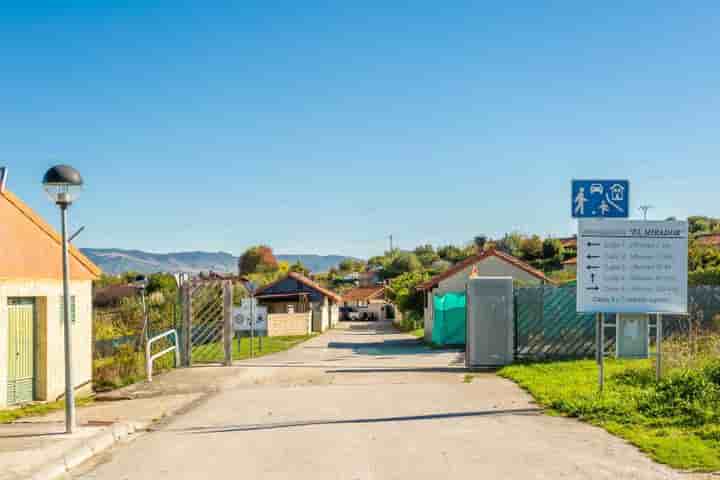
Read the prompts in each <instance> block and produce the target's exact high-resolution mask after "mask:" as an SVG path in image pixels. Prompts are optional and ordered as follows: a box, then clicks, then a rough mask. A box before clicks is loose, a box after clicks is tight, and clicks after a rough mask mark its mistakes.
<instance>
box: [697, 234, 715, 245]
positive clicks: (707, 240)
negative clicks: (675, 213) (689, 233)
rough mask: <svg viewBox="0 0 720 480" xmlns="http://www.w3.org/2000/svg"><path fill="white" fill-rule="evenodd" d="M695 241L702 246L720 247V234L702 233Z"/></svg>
mask: <svg viewBox="0 0 720 480" xmlns="http://www.w3.org/2000/svg"><path fill="white" fill-rule="evenodd" d="M695 240H696V241H697V243H699V244H700V245H707V246H710V247H720V232H712V233H700V234H698V235H697V236H696V237H695Z"/></svg>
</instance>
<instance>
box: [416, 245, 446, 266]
mask: <svg viewBox="0 0 720 480" xmlns="http://www.w3.org/2000/svg"><path fill="white" fill-rule="evenodd" d="M414 253H415V256H417V258H418V260H420V263H422V266H423V267H425V268H430V267H431V266H432V264H433V262H435V261H437V260H439V259H440V256H439V255H438V254H437V253H436V252H435V249H434V248H433V246H432V245H430V244H427V245H420V246H419V247H417V248H415V251H414Z"/></svg>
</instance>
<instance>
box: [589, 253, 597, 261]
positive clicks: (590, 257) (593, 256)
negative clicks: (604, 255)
mask: <svg viewBox="0 0 720 480" xmlns="http://www.w3.org/2000/svg"><path fill="white" fill-rule="evenodd" d="M592 258H600V255H590V254H588V256H587V259H588V260H590V259H592Z"/></svg>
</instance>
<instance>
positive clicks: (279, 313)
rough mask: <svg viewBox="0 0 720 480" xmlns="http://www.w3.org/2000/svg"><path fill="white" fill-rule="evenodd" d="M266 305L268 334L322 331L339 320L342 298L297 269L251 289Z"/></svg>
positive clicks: (260, 302)
mask: <svg viewBox="0 0 720 480" xmlns="http://www.w3.org/2000/svg"><path fill="white" fill-rule="evenodd" d="M255 298H257V300H258V304H260V305H263V306H265V307H267V309H268V320H267V323H268V336H270V337H273V336H285V335H307V334H309V333H311V332H318V333H320V332H324V331H325V330H327V329H328V328H332V327H333V326H335V325H337V323H338V321H339V320H340V310H339V307H340V302H341V301H342V298H341V297H340V295H338V294H337V293H335V292H332V291H330V290H328V289H326V288H323V287H322V286H320V285H318V284H317V283H315V282H313V281H312V280H310V279H309V278H307V277H305V276H303V275H300V274H299V273H294V272H290V273H288V274H287V275H286V276H285V277H283V278H281V279H279V280H276V281H275V282H272V283H269V284H268V285H265V286H264V287H262V288H260V289H258V290H257V292H255Z"/></svg>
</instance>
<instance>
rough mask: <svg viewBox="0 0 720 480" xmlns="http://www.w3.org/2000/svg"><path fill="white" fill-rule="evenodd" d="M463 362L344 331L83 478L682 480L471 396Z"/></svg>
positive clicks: (486, 378) (490, 385)
mask: <svg viewBox="0 0 720 480" xmlns="http://www.w3.org/2000/svg"><path fill="white" fill-rule="evenodd" d="M462 361H463V359H462V353H459V352H452V351H439V350H431V349H428V348H426V347H424V346H422V345H421V344H420V343H419V342H418V341H417V340H415V339H414V338H413V337H411V336H409V335H405V334H399V333H395V332H393V331H392V330H391V329H390V328H389V327H388V326H387V325H383V324H367V323H353V324H349V325H343V326H342V327H341V328H339V329H336V330H333V331H331V332H328V333H326V334H324V335H321V336H319V337H317V338H314V339H312V340H311V341H309V342H306V343H304V344H302V345H300V346H298V347H296V348H295V349H293V350H291V351H288V352H285V353H281V354H276V355H273V356H270V357H265V358H263V359H260V360H257V361H254V362H247V363H245V364H244V366H245V367H247V368H244V369H242V372H239V373H238V376H240V375H244V377H243V380H239V377H238V378H236V379H234V380H233V381H232V382H231V383H229V384H228V386H227V388H224V389H221V390H220V391H218V392H217V393H216V394H214V395H213V396H211V397H209V399H208V400H207V401H206V402H204V403H203V404H201V405H199V406H198V407H196V408H195V409H193V410H191V411H190V412H188V413H186V414H184V415H181V416H178V417H176V418H174V419H173V420H172V421H170V422H169V423H167V424H165V425H162V426H161V427H159V428H158V430H157V431H154V432H151V433H149V434H146V435H144V436H142V437H140V438H139V439H138V440H136V441H134V442H132V443H130V444H128V445H125V446H121V447H118V448H116V449H114V450H113V451H111V453H110V454H108V455H106V456H104V457H101V458H100V459H98V460H97V461H95V462H93V463H92V464H89V465H86V466H85V467H83V468H81V469H79V470H78V471H77V472H76V473H74V474H73V478H86V479H90V478H92V479H103V480H105V479H108V480H111V479H118V480H119V479H153V480H154V479H162V478H168V479H177V478H213V476H215V475H222V476H223V477H227V476H232V477H237V478H251V479H288V478H293V479H312V480H322V479H343V480H345V479H433V480H436V479H437V478H486V479H496V478H497V479H558V478H567V479H574V478H577V479H621V478H622V479H658V478H676V474H675V473H674V472H672V471H671V470H669V469H667V468H665V467H663V466H659V465H656V464H654V463H653V462H651V461H650V460H648V459H647V458H646V457H645V456H644V455H642V454H641V453H640V452H639V451H637V450H636V449H635V448H634V447H632V446H630V445H628V444H627V443H625V442H624V441H622V440H620V439H617V438H615V437H613V436H611V435H609V434H607V433H605V432H604V431H603V430H601V429H598V428H594V427H592V426H589V425H586V424H582V423H580V422H577V421H574V420H569V419H563V418H557V417H550V416H546V415H542V414H541V412H539V410H538V409H537V407H536V406H535V405H534V404H533V403H532V401H531V399H530V397H529V396H528V395H526V394H525V393H524V392H523V391H522V390H520V389H519V388H517V387H516V386H515V385H514V384H513V383H511V382H509V381H507V380H504V379H501V378H499V377H497V376H495V375H493V374H492V373H485V374H480V375H478V376H476V377H475V378H474V379H473V381H472V382H470V383H466V382H465V372H464V370H463V368H462V367H463V364H462ZM218 368H220V367H218ZM218 478H219V477H218Z"/></svg>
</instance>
